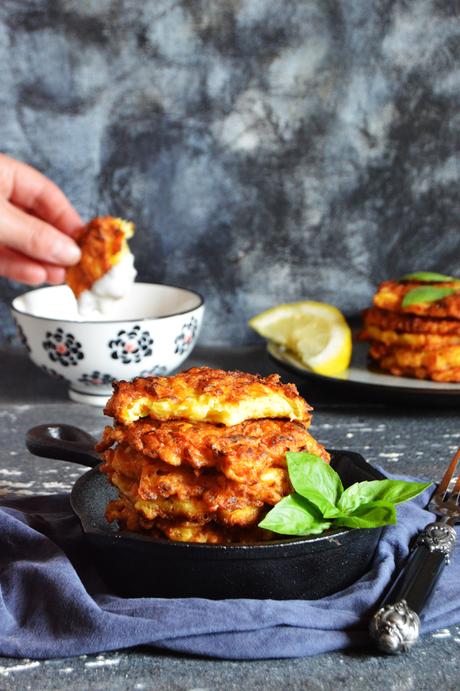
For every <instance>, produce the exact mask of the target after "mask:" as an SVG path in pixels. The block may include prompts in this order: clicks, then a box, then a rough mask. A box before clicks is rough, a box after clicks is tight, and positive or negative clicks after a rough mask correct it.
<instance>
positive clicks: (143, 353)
mask: <svg viewBox="0 0 460 691" xmlns="http://www.w3.org/2000/svg"><path fill="white" fill-rule="evenodd" d="M152 345H153V338H152V337H151V336H150V333H149V332H148V331H141V327H140V326H139V324H136V326H133V328H132V329H131V331H125V329H121V331H119V332H118V333H117V338H114V339H112V340H111V341H109V348H110V350H111V351H112V352H111V357H112V358H113V359H114V360H121V362H122V363H123V364H124V365H129V364H130V363H131V362H140V361H141V360H143V359H144V358H146V357H148V356H149V355H151V354H152V352H153V351H152Z"/></svg>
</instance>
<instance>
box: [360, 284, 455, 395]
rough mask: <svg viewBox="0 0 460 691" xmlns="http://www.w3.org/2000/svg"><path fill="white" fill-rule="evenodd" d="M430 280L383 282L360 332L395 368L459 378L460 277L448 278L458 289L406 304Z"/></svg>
mask: <svg viewBox="0 0 460 691" xmlns="http://www.w3.org/2000/svg"><path fill="white" fill-rule="evenodd" d="M427 285H429V283H427V282H419V281H413V280H402V281H385V282H383V283H382V284H381V285H380V286H379V288H378V289H377V292H376V294H375V296H374V299H373V302H374V307H371V308H370V309H368V310H366V311H365V312H364V316H363V321H364V328H363V330H362V332H361V333H360V335H359V338H360V339H361V340H369V341H370V342H371V347H370V352H369V354H370V356H371V358H372V359H373V360H374V361H375V362H376V363H377V364H378V366H379V367H380V368H381V369H382V370H385V371H388V372H391V374H394V375H397V376H406V377H416V378H418V379H432V380H433V381H439V382H459V381H460V281H452V282H444V283H442V285H443V286H444V287H448V288H453V289H454V290H457V288H458V291H459V292H458V293H457V292H455V293H453V294H452V295H448V296H447V297H444V298H441V299H439V300H436V301H434V302H419V303H417V304H409V305H407V306H403V300H404V296H405V295H407V293H409V291H411V290H414V289H415V288H420V287H426V286H427ZM435 285H439V284H435Z"/></svg>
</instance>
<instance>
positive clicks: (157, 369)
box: [139, 365, 168, 377]
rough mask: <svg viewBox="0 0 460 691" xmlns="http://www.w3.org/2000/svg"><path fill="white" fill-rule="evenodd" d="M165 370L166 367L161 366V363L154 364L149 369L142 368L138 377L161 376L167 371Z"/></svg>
mask: <svg viewBox="0 0 460 691" xmlns="http://www.w3.org/2000/svg"><path fill="white" fill-rule="evenodd" d="M167 371H168V368H167V367H163V365H155V366H154V367H151V368H150V369H143V370H142V372H141V373H140V375H139V376H140V377H150V376H155V377H162V376H164V375H165V374H166V373H167Z"/></svg>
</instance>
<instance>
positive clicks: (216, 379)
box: [97, 367, 329, 543]
mask: <svg viewBox="0 0 460 691" xmlns="http://www.w3.org/2000/svg"><path fill="white" fill-rule="evenodd" d="M105 413H106V414H107V415H109V416H111V417H113V418H114V419H115V424H114V426H113V427H106V429H105V430H104V434H103V438H102V440H101V442H100V443H99V444H98V446H97V449H98V451H100V452H101V455H102V458H103V460H104V464H103V466H102V470H103V471H104V472H105V473H107V475H108V476H109V479H110V481H111V483H112V484H113V485H115V487H117V488H118V490H119V492H120V498H119V499H116V500H114V501H112V502H110V503H109V505H108V507H107V511H106V517H107V520H109V521H113V520H116V521H118V523H119V525H120V527H121V528H122V529H124V530H130V531H135V532H141V533H144V534H149V535H151V536H154V537H165V536H166V537H167V538H169V539H171V540H179V541H190V542H209V543H220V542H243V541H252V540H260V539H264V538H266V537H267V531H262V530H261V529H259V528H257V524H258V523H259V522H260V521H261V520H262V518H263V516H264V515H265V513H266V512H267V511H268V510H269V509H270V507H271V506H273V505H274V504H276V503H277V502H278V501H279V500H280V499H281V498H282V497H283V496H285V495H287V494H290V493H291V492H292V487H291V485H290V482H289V477H288V473H287V468H286V459H285V455H286V452H287V451H309V452H310V453H314V454H316V455H318V456H320V457H321V458H323V459H324V461H326V462H328V461H329V455H328V453H327V452H326V450H325V449H324V448H323V447H322V446H321V445H320V444H318V442H316V441H315V440H314V439H313V437H312V436H311V435H310V434H309V433H308V431H307V429H308V426H309V424H310V419H311V408H310V407H309V406H308V405H307V403H306V402H305V400H304V399H303V398H301V397H300V396H299V394H298V392H297V389H296V387H295V386H294V385H292V384H282V382H281V381H280V378H279V376H278V375H271V376H269V377H266V378H263V377H260V376H256V375H252V374H247V373H243V372H226V371H224V370H216V369H210V368H207V367H199V368H193V369H190V370H188V371H187V372H183V373H181V374H177V375H175V376H171V377H147V378H145V379H141V378H138V379H135V380H134V381H133V382H123V381H122V382H118V383H116V384H114V394H113V396H112V398H111V399H110V401H109V402H108V404H107V407H106V409H105Z"/></svg>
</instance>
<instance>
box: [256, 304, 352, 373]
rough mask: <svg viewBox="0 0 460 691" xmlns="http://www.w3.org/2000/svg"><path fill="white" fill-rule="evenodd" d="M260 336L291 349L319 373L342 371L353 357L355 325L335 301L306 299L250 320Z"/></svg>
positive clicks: (277, 307)
mask: <svg viewBox="0 0 460 691" xmlns="http://www.w3.org/2000/svg"><path fill="white" fill-rule="evenodd" d="M248 323H249V326H250V327H251V328H252V329H254V331H256V332H257V333H258V334H260V336H263V337H264V338H266V339H268V340H270V341H274V342H275V343H277V344H278V345H282V346H284V347H285V348H287V349H288V350H291V351H292V352H293V353H295V355H297V357H298V358H300V360H301V361H302V362H303V363H304V364H305V365H306V366H307V367H309V368H310V369H312V370H313V371H314V372H317V373H318V374H325V375H330V376H334V375H336V374H340V373H341V372H343V371H344V370H346V369H347V367H348V366H349V364H350V360H351V350H352V345H351V329H350V327H349V326H348V324H347V322H346V320H345V317H344V316H343V314H342V313H341V312H340V310H338V309H337V308H336V307H334V306H333V305H329V304H327V303H324V302H314V301H312V300H303V301H302V302H291V303H288V304H284V305H277V306H276V307H272V308H271V309H269V310H266V311H265V312H261V313H260V314H257V315H256V316H255V317H252V319H250V320H249V322H248Z"/></svg>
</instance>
